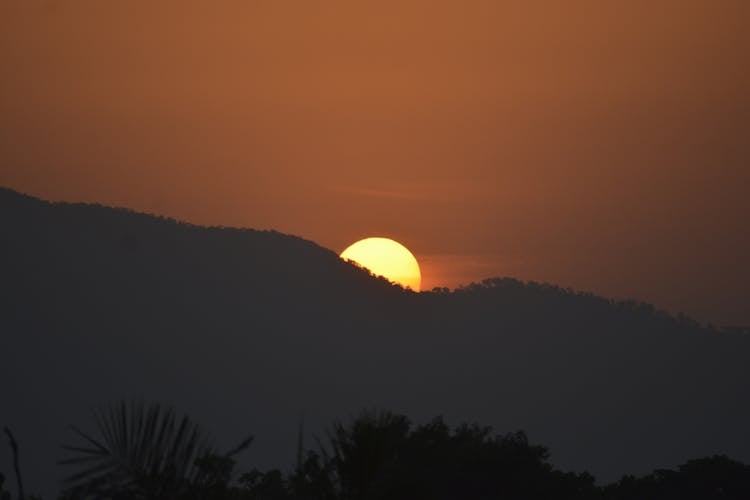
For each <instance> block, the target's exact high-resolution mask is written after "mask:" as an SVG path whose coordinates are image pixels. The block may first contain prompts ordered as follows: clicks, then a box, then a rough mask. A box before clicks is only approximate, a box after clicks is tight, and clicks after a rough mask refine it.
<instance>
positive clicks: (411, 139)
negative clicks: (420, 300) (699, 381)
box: [0, 0, 750, 325]
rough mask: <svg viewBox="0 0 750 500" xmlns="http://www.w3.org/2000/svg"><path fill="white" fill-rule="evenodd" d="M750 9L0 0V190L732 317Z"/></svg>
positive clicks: (748, 272)
mask: <svg viewBox="0 0 750 500" xmlns="http://www.w3.org/2000/svg"><path fill="white" fill-rule="evenodd" d="M749 26H750V2H747V1H746V0H737V1H730V0H706V1H688V0H669V1H629V2H602V1H590V2H572V1H566V2H562V1H559V2H558V1H547V2H534V1H519V2H501V1H499V0H492V1H482V2H478V1H477V2H468V1H454V2H438V1H434V0H433V1H426V2H413V1H404V0H400V1H393V2H389V1H382V0H381V1H378V2H368V3H365V2H359V1H358V2H352V1H341V2H339V1H312V0H306V1H268V0H264V1H245V0H243V1H240V0H237V1H223V2H208V1H206V2H186V1H179V2H166V1H159V2H154V1H144V2H140V1H134V0H128V1H121V2H102V1H91V2H79V1H71V0H65V1H63V0H56V1H52V0H48V1H13V0H9V1H3V2H0V75H1V78H0V185H4V186H7V187H11V188H14V189H17V190H20V191H23V192H27V193H29V194H32V195H35V196H40V197H43V198H47V199H54V200H69V201H92V202H93V201H96V202H101V203H104V204H114V205H120V206H127V207H130V208H133V209H136V210H140V211H148V212H155V213H160V214H166V215H170V216H174V217H177V218H180V219H185V220H188V221H191V222H195V223H200V224H222V225H233V226H247V227H254V228H273V229H277V230H279V231H282V232H286V233H292V234H297V235H300V236H303V237H305V238H308V239H311V240H314V241H316V242H318V243H319V244H321V245H323V246H326V247H328V248H331V249H333V250H336V251H340V250H342V249H343V248H344V247H346V246H347V245H348V244H349V243H351V242H353V241H355V240H357V239H359V238H360V237H364V236H373V235H378V236H390V237H393V238H396V239H398V240H399V241H401V242H403V243H404V244H405V245H406V246H408V247H409V248H410V249H411V250H412V251H413V252H414V253H415V255H416V256H417V258H418V259H419V260H420V262H421V263H422V267H423V273H424V276H423V289H430V288H432V287H433V286H451V287H452V286H455V285H458V284H459V283H466V282H469V281H472V280H478V279H481V278H484V277H489V276H495V275H502V276H506V275H507V276H514V277H518V278H521V279H535V280H539V281H548V282H553V283H557V284H560V285H562V286H566V287H567V286H571V287H574V288H578V289H583V290H590V291H594V292H597V293H601V294H604V295H607V296H613V297H617V298H625V297H635V298H638V299H642V300H646V301H651V302H654V303H655V304H656V305H657V306H660V307H664V308H668V309H669V310H671V311H678V310H682V311H685V312H687V313H689V314H691V315H693V316H695V317H697V318H698V319H701V320H710V321H712V322H714V323H717V324H720V325H723V324H750V263H748V256H750V230H749V229H748V227H750V224H748V222H747V219H748V216H749V215H750V196H749V194H750V63H748V61H749V59H748V58H749V57H750V55H749V54H750V29H748V27H749Z"/></svg>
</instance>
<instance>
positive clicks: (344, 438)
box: [0, 403, 750, 500]
mask: <svg viewBox="0 0 750 500" xmlns="http://www.w3.org/2000/svg"><path fill="white" fill-rule="evenodd" d="M95 420H96V423H97V427H98V428H97V432H96V433H95V434H90V433H87V432H84V431H82V430H80V429H78V428H76V427H73V431H74V432H75V434H76V435H77V437H78V440H79V443H78V444H75V445H70V446H65V447H64V449H65V451H66V454H67V456H66V458H64V459H63V460H61V461H60V465H61V466H65V467H68V468H70V470H71V472H70V474H69V475H68V476H67V478H66V480H65V484H64V491H63V493H62V494H61V496H60V499H62V500H72V499H112V500H120V499H149V500H150V499H154V500H155V499H174V500H178V499H179V500H193V499H195V500H197V499H217V500H245V499H247V500H251V499H252V500H291V499H310V500H359V499H389V500H399V499H410V500H413V499H422V498H423V499H435V500H440V499H446V500H447V499H451V500H454V499H462V500H470V499H489V498H514V499H523V498H529V499H532V498H533V499H537V498H541V499H545V498H548V499H612V500H628V499H693V498H695V499H714V498H715V499H747V498H750V466H747V465H744V464H742V463H740V462H737V461H734V460H731V459H729V458H727V457H725V456H713V457H709V458H703V459H698V460H691V461H688V462H687V463H685V464H683V465H681V466H679V467H678V468H677V469H676V470H657V471H654V472H653V473H651V474H648V475H646V476H644V477H639V478H636V477H632V476H626V477H623V478H622V479H621V480H620V481H618V482H616V483H614V484H610V485H607V486H603V487H602V486H598V485H596V484H595V479H594V477H593V476H592V475H590V474H588V473H571V472H562V471H559V470H557V469H555V468H554V467H553V465H552V464H551V463H550V462H549V453H548V451H547V449H546V448H545V447H543V446H539V445H534V444H531V443H530V442H529V440H528V439H527V437H526V435H525V434H524V433H523V432H515V433H509V434H505V435H498V434H495V433H493V431H492V429H491V428H489V427H481V426H478V425H475V424H474V425H467V424H464V425H460V426H458V427H456V428H450V427H449V426H448V425H447V424H446V423H445V422H444V421H443V420H442V418H436V419H434V420H433V421H431V422H430V423H427V424H424V425H419V426H414V425H412V424H411V422H410V421H409V419H408V418H407V417H405V416H403V415H397V414H393V413H390V412H385V411H384V412H367V411H366V412H363V413H361V414H360V415H359V416H358V417H356V418H354V419H352V420H351V421H350V422H348V423H341V422H336V423H334V424H333V425H332V426H331V427H330V429H329V430H328V432H327V434H326V437H325V438H324V439H318V440H317V441H318V446H317V449H315V450H304V449H303V447H302V429H300V435H299V438H300V440H299V443H300V445H299V449H298V451H297V463H296V464H295V466H294V467H293V468H292V470H291V471H290V472H287V473H285V472H282V471H280V470H267V471H261V470H258V469H253V470H251V471H249V472H242V471H238V470H236V462H235V457H236V455H237V454H238V453H240V452H242V451H243V450H245V449H246V448H247V447H248V446H249V445H250V444H251V442H252V438H251V437H248V438H245V439H243V440H242V441H241V442H239V443H238V444H237V446H236V447H234V448H233V449H231V450H228V451H224V452H222V451H218V450H216V449H214V448H212V447H211V446H210V445H209V443H208V441H207V439H206V438H205V436H204V434H203V432H202V431H201V429H200V428H199V427H198V426H197V425H196V424H194V423H193V422H191V421H190V419H189V418H187V417H179V416H178V415H177V414H176V413H175V412H174V411H173V410H171V409H168V408H163V407H161V406H159V405H156V404H154V405H150V406H146V405H143V404H141V403H133V404H126V403H120V404H118V405H115V406H112V407H110V408H108V409H106V410H104V411H100V412H96V413H95ZM6 434H7V436H8V437H9V442H10V444H11V449H12V451H13V453H14V456H15V457H17V451H18V449H17V444H16V442H15V439H14V438H13V435H12V434H11V433H10V431H8V430H6ZM14 472H15V473H16V482H17V483H20V484H18V490H19V493H18V498H19V499H21V500H24V494H23V488H22V486H23V485H22V479H21V477H22V475H21V473H20V470H18V469H16V470H15V471H14ZM4 482H5V476H3V475H2V474H0V499H2V500H10V499H11V498H12V497H11V494H10V493H9V492H8V491H6V490H4V489H3V488H7V485H4ZM33 498H35V497H29V500H31V499H33Z"/></svg>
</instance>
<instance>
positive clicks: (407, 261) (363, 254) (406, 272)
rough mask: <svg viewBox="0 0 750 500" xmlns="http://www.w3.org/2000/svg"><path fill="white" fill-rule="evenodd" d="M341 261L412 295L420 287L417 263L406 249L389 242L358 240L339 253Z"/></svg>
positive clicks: (370, 239)
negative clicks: (347, 262)
mask: <svg viewBox="0 0 750 500" xmlns="http://www.w3.org/2000/svg"><path fill="white" fill-rule="evenodd" d="M340 257H341V258H342V259H344V260H350V261H353V262H355V263H357V264H359V265H360V266H362V267H364V268H367V269H368V270H369V271H370V272H372V273H373V274H375V275H377V276H384V277H385V278H387V279H389V280H390V281H393V282H394V283H397V284H399V285H401V286H403V287H405V288H406V287H408V288H411V289H412V290H414V291H415V292H418V291H419V287H420V286H421V284H422V273H421V272H420V270H419V264H418V263H417V259H416V258H415V257H414V255H413V254H412V253H411V252H410V251H409V249H408V248H406V247H405V246H404V245H402V244H401V243H399V242H397V241H394V240H392V239H390V238H365V239H363V240H359V241H358V242H356V243H354V244H352V245H350V246H348V247H347V248H346V249H345V250H344V251H343V252H341V255H340Z"/></svg>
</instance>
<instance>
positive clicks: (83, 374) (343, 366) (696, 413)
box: [0, 189, 750, 488]
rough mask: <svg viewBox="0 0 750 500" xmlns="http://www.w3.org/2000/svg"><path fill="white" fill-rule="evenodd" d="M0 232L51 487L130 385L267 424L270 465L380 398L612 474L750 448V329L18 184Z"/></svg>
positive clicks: (38, 472)
mask: <svg viewBox="0 0 750 500" xmlns="http://www.w3.org/2000/svg"><path fill="white" fill-rule="evenodd" d="M0 228H2V229H1V231H2V233H1V234H0V238H1V240H0V243H1V246H0V256H1V257H2V258H0V276H2V277H3V280H2V283H0V300H2V303H3V304H4V307H3V312H4V313H3V314H2V316H0V330H1V331H2V332H3V334H2V341H3V346H2V347H3V349H2V351H4V352H6V353H11V354H10V355H7V356H6V357H5V360H4V361H3V363H2V365H1V366H2V367H1V368H0V394H3V395H4V396H3V399H4V402H5V403H6V404H4V405H3V414H2V415H1V416H0V417H1V418H3V421H2V422H0V423H2V424H7V425H11V426H12V427H14V428H15V429H17V434H18V435H19V436H20V438H19V440H21V441H22V442H25V443H26V446H27V447H28V448H27V451H26V452H25V456H26V457H29V458H28V459H27V460H28V461H29V462H30V463H28V464H27V469H30V470H31V471H32V472H30V475H31V476H32V477H33V478H34V479H35V480H37V481H40V482H41V481H45V480H47V481H48V480H49V478H50V477H57V476H55V475H56V474H58V471H56V469H54V462H55V460H56V459H58V458H59V450H58V448H57V447H56V446H57V444H59V443H60V442H63V441H64V440H65V437H66V435H67V434H66V433H65V426H66V425H67V424H71V423H79V422H81V421H83V422H85V421H87V419H88V415H87V413H86V410H87V409H88V408H91V407H96V406H99V405H100V404H102V403H103V402H105V401H111V400H118V399H129V398H132V397H136V398H144V399H149V400H158V401H164V402H165V403H168V404H174V405H175V406H177V407H179V408H180V409H182V410H184V411H186V412H189V413H190V414H191V415H193V416H194V418H195V419H196V420H197V421H201V422H205V423H206V424H208V425H206V427H208V428H212V429H218V430H219V432H218V433H217V439H219V440H223V441H224V442H232V441H233V440H234V439H236V436H239V435H246V434H247V433H248V432H250V433H253V434H256V436H257V437H258V438H257V440H256V442H255V443H254V445H253V447H254V449H255V450H257V454H254V452H253V450H251V451H250V453H249V457H248V460H250V461H253V460H256V459H259V458H258V457H264V459H266V457H267V459H268V460H272V461H275V463H273V464H265V465H276V466H278V465H279V464H283V463H289V462H290V461H289V460H288V457H290V456H291V455H292V454H293V451H294V449H295V445H294V442H293V441H294V436H293V434H294V432H293V429H295V428H296V426H297V422H298V418H299V415H300V413H304V414H305V415H306V418H307V419H308V421H309V425H308V428H311V429H317V430H318V431H320V430H321V429H322V428H323V426H325V425H326V424H327V423H328V422H330V419H331V418H333V417H338V416H341V415H346V414H354V413H356V412H357V411H359V410H360V409H361V408H364V407H373V406H375V407H383V408H391V409H394V410H396V411H399V412H404V413H406V414H410V415H414V416H415V417H416V418H417V419H419V418H428V417H432V416H434V415H439V414H442V415H445V416H446V417H447V418H449V419H450V420H452V421H456V422H457V421H470V420H477V421H482V422H486V423H491V424H493V425H494V426H495V427H496V428H497V429H498V430H499V431H511V430H516V429H525V430H527V431H528V432H529V434H530V436H531V438H532V439H534V440H535V441H537V442H542V443H544V444H545V445H548V446H550V448H551V452H552V456H553V460H555V463H556V464H558V465H560V466H562V467H563V468H566V469H573V470H590V471H591V472H593V473H594V474H596V475H597V476H599V477H600V478H603V479H607V478H610V479H611V478H614V477H616V476H617V475H619V474H623V473H637V472H644V471H648V470H651V469H653V468H655V467H659V466H672V465H675V464H677V463H681V461H683V460H684V459H687V458H690V457H695V456H706V455H709V454H712V453H728V454H731V455H733V456H735V457H737V458H739V459H742V460H745V461H747V460H748V458H749V457H750V433H749V432H748V430H747V426H746V425H745V422H746V421H748V420H750V403H748V402H747V401H746V399H747V398H746V397H745V395H746V387H747V380H749V379H750V378H749V377H750V369H749V368H748V366H747V363H746V360H747V359H748V354H749V353H750V337H748V336H746V335H743V334H741V333H735V334H730V333H728V332H724V331H719V330H716V329H709V328H706V327H704V326H702V325H700V324H698V323H696V322H694V321H692V320H690V319H688V318H685V317H675V316H671V315H669V314H667V313H664V312H662V311H658V310H657V309H656V308H655V307H653V306H651V305H648V304H644V303H639V302H635V301H630V302H628V301H613V300H611V299H606V298H603V297H598V296H595V295H593V294H589V293H585V292H575V291H573V290H570V289H563V288H560V287H556V286H554V285H547V284H540V283H534V282H527V283H524V282H520V281H518V280H514V279H511V278H495V279H490V280H486V281H485V282H483V283H475V284H471V285H468V286H466V287H462V288H459V289H456V290H453V291H446V290H444V289H441V290H434V291H429V292H421V293H414V292H411V291H406V290H404V289H402V288H400V287H398V286H396V285H392V284H389V283H388V282H387V281H385V280H383V279H373V277H371V276H370V275H369V273H367V272H366V271H365V270H362V269H360V268H357V267H356V266H352V265H349V264H347V263H345V262H343V261H342V260H341V259H339V258H338V256H337V255H336V254H335V253H334V252H332V251H330V250H327V249H325V248H323V247H320V246H319V245H317V244H315V243H314V242H310V241H307V240H304V239H302V238H299V237H295V236H288V235H283V234H281V233H277V232H275V231H257V230H252V229H236V228H222V227H217V226H214V227H203V226H196V225H192V224H188V223H181V222H179V221H175V220H174V219H170V218H165V217H158V216H151V215H146V214H140V213H137V212H133V211H130V210H128V209H111V208H107V207H103V206H101V205H87V204H68V203H50V202H44V201H42V200H38V199H36V198H33V197H29V196H27V195H21V194H18V193H15V192H13V191H10V190H5V189H2V190H0ZM56 453H57V455H56ZM2 460H5V458H3V459H2ZM261 465H264V464H261ZM0 470H8V468H7V464H6V463H5V462H4V461H0ZM50 488H51V487H50Z"/></svg>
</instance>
